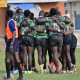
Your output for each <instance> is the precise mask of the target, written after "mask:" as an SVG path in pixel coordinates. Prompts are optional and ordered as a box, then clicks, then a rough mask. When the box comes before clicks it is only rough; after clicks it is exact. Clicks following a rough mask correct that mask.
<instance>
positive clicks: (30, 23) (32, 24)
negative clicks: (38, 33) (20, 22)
mask: <svg viewBox="0 0 80 80" xmlns="http://www.w3.org/2000/svg"><path fill="white" fill-rule="evenodd" d="M28 24H29V26H30V27H33V26H35V23H34V22H33V21H32V20H30V19H28Z"/></svg>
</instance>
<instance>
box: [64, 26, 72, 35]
mask: <svg viewBox="0 0 80 80" xmlns="http://www.w3.org/2000/svg"><path fill="white" fill-rule="evenodd" d="M63 34H64V35H68V34H73V29H72V28H71V27H70V31H69V32H63Z"/></svg>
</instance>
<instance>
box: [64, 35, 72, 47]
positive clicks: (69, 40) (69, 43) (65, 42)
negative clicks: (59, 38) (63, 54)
mask: <svg viewBox="0 0 80 80" xmlns="http://www.w3.org/2000/svg"><path fill="white" fill-rule="evenodd" d="M66 45H71V36H70V35H66V36H63V46H66Z"/></svg>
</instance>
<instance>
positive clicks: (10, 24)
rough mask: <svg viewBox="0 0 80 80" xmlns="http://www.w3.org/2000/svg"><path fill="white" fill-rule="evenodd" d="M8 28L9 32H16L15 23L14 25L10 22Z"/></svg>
mask: <svg viewBox="0 0 80 80" xmlns="http://www.w3.org/2000/svg"><path fill="white" fill-rule="evenodd" d="M9 28H10V30H11V32H13V31H15V30H16V29H15V23H14V21H13V20H11V21H10V22H9Z"/></svg>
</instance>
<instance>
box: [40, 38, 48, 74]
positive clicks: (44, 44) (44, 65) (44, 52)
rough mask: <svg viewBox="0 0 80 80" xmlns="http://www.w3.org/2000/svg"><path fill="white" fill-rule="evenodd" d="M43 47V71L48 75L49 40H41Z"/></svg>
mask: <svg viewBox="0 0 80 80" xmlns="http://www.w3.org/2000/svg"><path fill="white" fill-rule="evenodd" d="M41 46H42V61H43V69H44V72H45V73H46V53H47V48H48V40H47V39H46V38H42V39H41Z"/></svg>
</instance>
